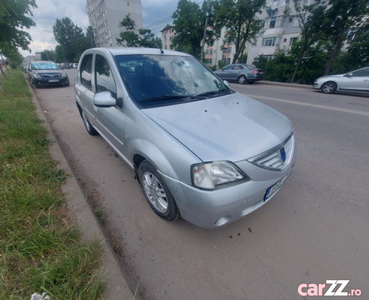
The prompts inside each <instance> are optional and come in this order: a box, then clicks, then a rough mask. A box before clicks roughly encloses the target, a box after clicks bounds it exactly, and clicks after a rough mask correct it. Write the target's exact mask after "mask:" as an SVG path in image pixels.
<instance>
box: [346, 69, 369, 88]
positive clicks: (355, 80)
mask: <svg viewBox="0 0 369 300" xmlns="http://www.w3.org/2000/svg"><path fill="white" fill-rule="evenodd" d="M339 89H340V90H342V91H353V92H354V91H358V92H368V91H369V68H366V69H361V70H357V71H354V72H351V73H348V74H346V75H344V77H343V79H342V82H341V84H340V87H339Z"/></svg>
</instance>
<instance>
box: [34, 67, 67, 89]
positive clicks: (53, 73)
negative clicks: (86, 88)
mask: <svg viewBox="0 0 369 300" xmlns="http://www.w3.org/2000/svg"><path fill="white" fill-rule="evenodd" d="M27 73H28V79H29V81H30V83H31V84H32V85H34V86H35V87H36V88H38V87H40V86H55V85H62V86H69V78H68V75H67V74H66V73H64V72H63V70H62V69H60V68H59V67H58V66H57V65H56V64H55V63H54V62H52V61H32V62H30V63H29V65H28V69H27Z"/></svg>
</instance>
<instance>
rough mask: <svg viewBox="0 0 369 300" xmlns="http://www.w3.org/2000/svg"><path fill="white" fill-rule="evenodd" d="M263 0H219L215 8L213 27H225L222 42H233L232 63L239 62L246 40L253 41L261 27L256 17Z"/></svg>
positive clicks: (259, 12)
mask: <svg viewBox="0 0 369 300" xmlns="http://www.w3.org/2000/svg"><path fill="white" fill-rule="evenodd" d="M264 6H265V0H238V1H234V0H220V1H219V2H218V3H217V4H216V6H215V8H214V14H215V16H216V19H215V22H216V24H215V28H217V29H220V28H222V27H226V28H227V34H226V36H225V39H224V43H228V44H231V43H233V44H235V47H236V49H235V50H236V52H235V55H234V58H233V62H232V63H236V62H240V60H241V58H242V54H243V52H244V50H245V46H246V42H250V43H252V44H254V43H255V37H256V35H257V34H258V33H259V31H260V30H261V29H262V27H263V21H262V20H260V19H258V14H261V12H262V10H261V9H262V8H263V7H264Z"/></svg>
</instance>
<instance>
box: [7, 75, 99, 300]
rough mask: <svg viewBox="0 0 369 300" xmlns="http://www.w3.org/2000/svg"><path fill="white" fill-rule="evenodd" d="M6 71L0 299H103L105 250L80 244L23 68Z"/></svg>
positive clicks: (61, 178) (62, 177)
mask: <svg viewBox="0 0 369 300" xmlns="http://www.w3.org/2000/svg"><path fill="white" fill-rule="evenodd" d="M6 75H7V78H8V80H4V77H3V76H2V75H1V74H0V80H1V84H2V86H3V91H0V299H1V300H3V299H4V300H5V299H6V300H10V299H30V298H31V295H32V294H33V293H38V294H42V293H43V292H47V294H48V295H49V296H50V299H53V300H54V299H86V300H91V299H102V298H103V297H104V295H105V292H106V291H105V285H104V283H103V282H102V281H101V277H100V275H101V260H100V259H101V255H102V248H101V245H100V244H99V243H98V242H96V241H92V242H82V241H81V233H80V231H79V229H78V228H76V227H75V226H74V225H73V220H72V219H71V217H70V215H69V212H68V210H67V209H66V204H65V201H64V199H63V195H62V193H61V189H60V186H61V184H63V182H64V181H65V179H66V178H67V174H65V172H64V171H63V170H61V169H58V167H57V164H56V163H55V161H53V160H52V158H51V157H50V154H49V149H48V146H49V141H48V140H47V138H46V131H45V129H44V128H43V126H42V122H41V121H40V120H39V119H38V118H37V116H36V113H35V108H34V106H33V104H32V102H31V94H30V93H29V91H28V88H27V85H26V82H25V79H24V76H23V73H22V71H20V70H12V71H11V73H7V74H6Z"/></svg>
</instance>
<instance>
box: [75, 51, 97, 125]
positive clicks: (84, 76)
mask: <svg viewBox="0 0 369 300" xmlns="http://www.w3.org/2000/svg"><path fill="white" fill-rule="evenodd" d="M92 61H93V54H87V55H85V56H84V58H83V61H82V63H81V68H80V69H79V70H78V74H77V77H78V79H77V81H78V84H76V85H75V91H76V97H78V98H79V100H80V102H81V106H82V109H83V112H84V113H85V114H86V117H87V118H88V120H89V121H90V122H91V124H92V125H93V126H94V127H95V126H96V124H95V113H94V105H93V103H92V99H93V97H94V95H95V93H94V92H93V90H92Z"/></svg>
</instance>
